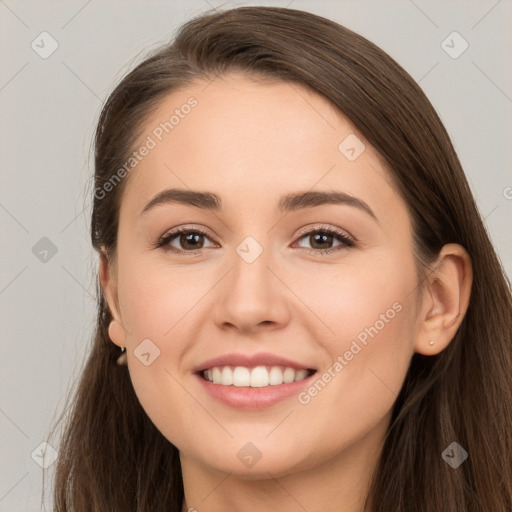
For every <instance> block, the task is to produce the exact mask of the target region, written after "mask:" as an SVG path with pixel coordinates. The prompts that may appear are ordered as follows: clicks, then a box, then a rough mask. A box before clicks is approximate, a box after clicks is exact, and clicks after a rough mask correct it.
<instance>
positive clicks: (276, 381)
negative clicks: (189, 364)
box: [196, 365, 316, 388]
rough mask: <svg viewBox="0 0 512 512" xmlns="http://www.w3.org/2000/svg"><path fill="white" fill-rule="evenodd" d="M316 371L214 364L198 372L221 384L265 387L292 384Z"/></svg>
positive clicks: (285, 367) (201, 375)
mask: <svg viewBox="0 0 512 512" xmlns="http://www.w3.org/2000/svg"><path fill="white" fill-rule="evenodd" d="M314 373H316V370H315V369H313V368H309V369H295V368H291V367H287V366H254V367H247V366H232V365H226V366H213V367H211V368H205V369H203V370H199V371H198V372H196V374H197V375H198V376H199V377H200V378H202V379H203V380H205V381H207V382H210V383H212V384H214V385H219V386H231V387H239V388H264V387H270V386H279V385H281V384H291V383H293V382H300V381H302V380H305V379H307V378H308V377H310V376H311V375H313V374H314Z"/></svg>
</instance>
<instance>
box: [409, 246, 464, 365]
mask: <svg viewBox="0 0 512 512" xmlns="http://www.w3.org/2000/svg"><path fill="white" fill-rule="evenodd" d="M472 282H473V271H472V264H471V258H470V257H469V254H468V253H467V251H466V250H465V249H464V248H463V247H462V246H460V245H458V244H446V245H445V246H444V247H443V248H442V249H441V251H440V253H439V256H438V259H437V261H436V263H435V264H434V265H433V271H432V272H431V273H430V274H429V275H428V277H427V278H426V280H425V283H424V291H423V305H422V308H421V310H420V318H419V320H420V322H419V329H418V332H417V333H416V339H415V346H414V349H415V351H416V352H417V353H419V354H423V355H429V356H430V355H436V354H438V353H440V352H441V351H442V350H444V349H445V348H446V347H447V346H448V345H449V344H450V342H451V341H452V339H453V338H454V336H455V334H456V332H457V330H458V328H459V327H460V324H461V323H462V320H463V318H464V315H465V314H466V311H467V308H468V305H469V299H470V295H471V285H472Z"/></svg>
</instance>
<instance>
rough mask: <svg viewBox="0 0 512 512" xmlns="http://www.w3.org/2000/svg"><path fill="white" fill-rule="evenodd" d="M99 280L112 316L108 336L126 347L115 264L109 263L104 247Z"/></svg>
mask: <svg viewBox="0 0 512 512" xmlns="http://www.w3.org/2000/svg"><path fill="white" fill-rule="evenodd" d="M99 280H100V284H101V288H102V291H103V295H104V296H105V299H106V301H107V304H108V308H109V310H110V313H111V315H112V321H111V322H110V325H109V326H108V335H109V337H110V339H111V340H112V341H113V342H114V343H115V344H116V345H118V346H119V347H126V335H125V329H124V327H123V323H122V319H121V311H120V308H119V301H118V298H117V279H116V268H115V264H114V263H113V262H110V261H109V257H108V256H107V253H106V251H105V249H104V247H103V246H102V247H101V251H100V262H99Z"/></svg>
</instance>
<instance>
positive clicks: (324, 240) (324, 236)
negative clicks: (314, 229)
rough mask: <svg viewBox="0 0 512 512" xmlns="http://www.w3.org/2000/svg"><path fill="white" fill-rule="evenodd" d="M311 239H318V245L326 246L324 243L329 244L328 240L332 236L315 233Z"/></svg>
mask: <svg viewBox="0 0 512 512" xmlns="http://www.w3.org/2000/svg"><path fill="white" fill-rule="evenodd" d="M313 238H316V239H318V238H320V239H321V240H320V241H319V242H318V243H320V244H326V243H329V241H330V240H329V239H330V238H332V235H328V234H322V233H317V234H315V235H313ZM315 243H317V241H316V240H315Z"/></svg>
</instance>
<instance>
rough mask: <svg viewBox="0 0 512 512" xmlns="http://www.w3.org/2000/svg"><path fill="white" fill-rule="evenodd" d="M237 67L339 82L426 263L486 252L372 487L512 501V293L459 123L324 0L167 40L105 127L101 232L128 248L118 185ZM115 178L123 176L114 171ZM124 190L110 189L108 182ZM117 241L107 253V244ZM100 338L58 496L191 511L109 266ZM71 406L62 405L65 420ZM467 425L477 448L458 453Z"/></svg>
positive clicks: (99, 509)
mask: <svg viewBox="0 0 512 512" xmlns="http://www.w3.org/2000/svg"><path fill="white" fill-rule="evenodd" d="M228 71H240V72H243V73H247V74H251V75H252V76H261V77H263V78H267V79H272V80H275V79H278V80H285V81H288V82H293V83H297V84H301V85H302V86H305V87H307V88H309V90H311V91H313V92H316V93H317V94H320V95H323V96H324V97H326V98H328V99H329V100H330V101H331V102H332V104H333V105H334V106H335V107H336V108H337V109H339V111H340V112H341V113H342V114H343V115H344V116H345V117H346V118H348V119H349V120H350V121H351V122H352V124H353V125H354V126H355V127H356V129H357V130H359V132H360V133H361V135H362V136H363V137H365V138H366V140H367V141H368V142H369V143H370V144H372V145H373V146H374V147H375V148H376V149H377V150H378V151H379V152H380V154H381V155H382V157H383V159H384V160H385V162H386V163H387V165H388V166H389V169H390V172H391V176H392V179H393V184H394V186H395V187H396V189H397V191H398V192H399V193H400V194H401V196H402V197H403V199H404V200H405V202H406V204H407V206H408V210H409V214H410V217H411V221H412V225H413V230H414V246H415V247H414V249H415V256H416V261H417V266H418V269H419V272H420V275H425V273H426V271H427V269H428V265H429V263H431V262H432V261H433V260H434V258H435V257H436V256H437V254H438V252H439V250H440V249H441V247H442V246H443V245H444V244H447V243H458V244H461V245H462V246H463V247H464V248H465V249H466V250H467V251H468V253H469V255H470V257H471V260H472V265H473V273H474V280H473V288H472V295H471V300H470V304H469V308H468V310H467V313H466V315H465V317H464V319H463V321H462V324H461V326H460V328H459V330H458V331H457V333H456V335H455V337H454V339H453V340H452V342H451V343H450V344H449V346H448V347H447V348H446V349H445V350H444V351H442V352H441V353H440V354H438V355H436V356H432V357H425V356H421V355H419V354H415V355H414V356H413V358H412V361H411V364H410V368H409V371H408V373H407V376H406V379H405V381H404V383H403V387H402V389H401V392H400V394H399V397H398V399H397V400H396V403H395V404H394V408H393V416H392V420H391V424H390V427H389V430H388V433H387V437H386V440H385V444H384V447H383V452H382V456H381V458H380V459H379V461H378V465H377V468H376V471H375V474H374V476H373V480H372V486H371V489H370V493H369V496H368V499H367V510H371V511H372V512H412V511H422V512H439V510H442V511H443V512H455V511H457V512H484V511H485V512H490V511H492V512H510V511H511V510H512V379H511V376H512V358H511V346H512V345H511V327H512V298H511V292H510V288H509V286H508V285H507V280H506V277H505V273H504V270H503V269H502V267H501V265H500V262H499V259H498V258H497V256H496V253H495V251H494V249H493V246H492V244H491V242H490V240H489V237H488V235H487V233H486V230H485V227H484V224H483V221H482V218H481V216H480V214H479V212H478V210H477V207H476V205H475V201H474V199H473V196H472V193H471V191H470V188H469V186H468V182H467V180H466V178H465V176H464V172H463V170H462V167H461V164H460V162H459V159H458V157H457V155H456V153H455V150H454V148H453V146H452V143H451V141H450V138H449V136H448V134H447V132H446V130H445V128H444V127H443V125H442V123H441V121H440V119H439V117H438V115H437V114H436V112H435V110H434V108H433V107H432V105H431V103H430V102H429V100H428V99H427V97H426V96H425V95H424V93H423V92H422V90H421V89H420V88H419V86H418V85H417V84H416V83H415V82H414V80H413V79H412V78H411V77H410V76H409V74H408V73H407V72H406V71H404V70H403V69H402V68H401V67H400V65H398V64H397V63H396V62H395V61H394V60H393V59H391V58H390V57H389V56H388V55H387V54H386V53H384V52H383V51H382V50H381V49H380V48H378V47H377V46H376V45H374V44H373V43H371V42H370V41H368V40H367V39H365V38H364V37H362V36H360V35H358V34H356V33H354V32H352V31H351V30H348V29H346V28H344V27H343V26H340V25H338V24H337V23H335V22H333V21H330V20H328V19H325V18H322V17H319V16H316V15H313V14H311V13H308V12H304V11H299V10H294V9H285V8H276V7H240V8H234V9H230V10H227V11H224V12H213V13H207V14H203V15H201V16H199V17H197V18H195V19H193V20H191V21H189V22H187V23H186V24H185V25H183V26H182V27H181V28H180V30H179V31H178V33H177V35H176V38H175V39H174V40H173V41H172V42H171V43H170V44H166V45H165V46H163V47H160V48H158V49H157V50H155V51H153V52H152V53H151V54H150V55H149V56H148V57H147V58H146V59H145V60H144V61H143V62H142V63H141V64H139V65H138V66H137V67H136V68H135V69H134V70H133V71H131V72H130V73H129V74H128V75H127V76H126V77H125V78H124V79H123V80H122V81H121V82H120V83H119V85H117V87H116V88H115V90H114V91H113V92H112V93H111V95H110V96H109V98H108V100H107V101H106V103H105V105H104V107H103V109H102V112H101V115H100V119H99V122H98V126H97V131H96V136H95V174H94V194H93V195H94V198H93V212H92V221H91V239H92V245H93V247H94V248H95V249H96V250H97V251H98V252H99V253H100V254H101V247H102V246H103V247H105V248H106V252H107V255H108V256H109V258H113V257H114V256H115V251H116V239H117V230H118V220H119V207H120V203H121V198H122V194H123V190H124V188H125V186H126V180H127V179H128V178H129V175H128V176H127V177H125V178H123V180H121V181H120V183H119V184H118V185H117V186H113V187H105V184H106V183H107V182H109V180H112V177H113V176H114V175H115V174H116V173H118V174H117V175H118V176H119V172H118V171H119V169H120V168H122V166H123V165H124V163H125V162H126V160H127V157H128V155H130V153H131V152H133V150H134V143H135V141H136V140H137V138H138V137H139V136H140V134H141V133H142V132H141V130H142V127H143V125H144V121H145V120H146V119H147V117H148V115H149V114H150V113H151V112H152V111H153V110H154V109H155V108H156V107H157V106H158V105H159V103H160V102H161V100H162V99H163V98H164V97H165V96H167V95H169V94H170V93H172V92H173V91H176V90H177V89H178V88H182V87H185V86H186V85H187V84H190V83H191V81H192V80H196V79H205V80H211V79H213V78H215V77H218V76H221V75H222V74H223V73H225V72H228ZM110 183H112V181H110ZM107 190H108V192H105V191H107ZM101 257H103V256H101ZM97 297H98V317H97V324H96V331H95V334H94V340H93V346H92V350H91V352H90V355H89V357H88V359H87V361H86V364H85V368H84V370H83V373H82V374H81V376H80V380H79V384H78V388H77V390H76V392H75V391H74V392H73V402H72V404H71V407H70V411H69V416H68V419H67V421H66V424H65V430H64V434H63V436H62V441H61V445H60V449H59V457H58V461H57V466H56V475H55V491H54V501H55V510H56V511H57V512H65V511H66V512H68V511H74V512H106V511H107V510H108V511H118V512H127V511H131V512H148V511H151V512H163V511H165V512H169V511H178V512H179V511H181V506H182V500H183V496H184V493H183V481H182V475H181V468H180V460H179V454H178V450H177V448H176V447H175V446H173V445H172V444H171V443H170V442H169V441H168V440H167V439H166V438H165V437H164V436H163V435H162V434H161V433H160V432H159V431H158V430H157V428H156V427H155V426H154V425H153V423H152V422H151V420H150V419H149V418H148V416H147V415H146V413H145V412H144V410H143V408H142V407H141V405H140V403H139V401H138V399H137V396H136V394H135V392H134V389H133V387H132V383H131V380H130V377H129V373H128V371H127V369H126V367H119V366H117V365H116V358H117V356H118V355H119V349H118V347H116V346H115V345H114V344H113V343H112V342H111V341H110V339H109V336H108V333H107V327H108V324H109V322H110V320H111V315H110V312H109V309H108V306H107V303H106V301H105V299H104V297H103V294H102V292H101V288H100V285H99V283H98V282H97ZM59 421H60V420H59ZM453 441H456V442H458V443H459V444H460V445H461V446H462V447H463V448H464V449H465V450H466V451H467V452H468V454H469V458H468V459H467V460H466V461H465V462H464V463H463V464H462V465H460V466H459V467H458V468H456V469H453V468H451V467H450V466H449V465H448V464H446V463H445V462H444V460H443V459H442V457H441V454H442V452H443V450H445V448H446V447H447V446H448V445H450V444H451V443H452V442H453Z"/></svg>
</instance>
